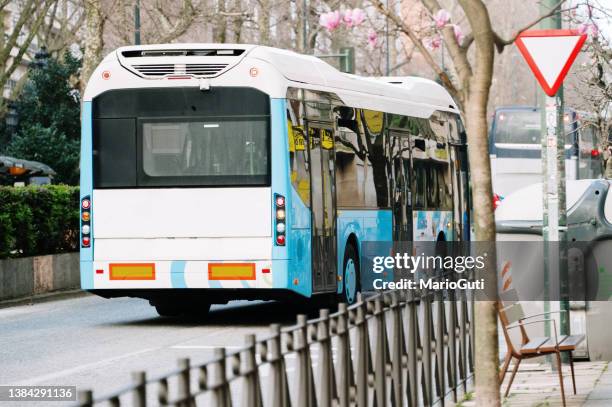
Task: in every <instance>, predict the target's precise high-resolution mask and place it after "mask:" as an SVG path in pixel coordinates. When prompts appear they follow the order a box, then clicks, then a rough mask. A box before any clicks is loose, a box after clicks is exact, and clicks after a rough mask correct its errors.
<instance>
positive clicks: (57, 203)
mask: <svg viewBox="0 0 612 407" xmlns="http://www.w3.org/2000/svg"><path fill="white" fill-rule="evenodd" d="M78 240H79V189H78V188H77V187H70V186H66V185H46V186H28V187H21V188H14V187H0V258H5V257H22V256H37V255H43V254H52V253H62V252H69V251H75V250H77V249H78Z"/></svg>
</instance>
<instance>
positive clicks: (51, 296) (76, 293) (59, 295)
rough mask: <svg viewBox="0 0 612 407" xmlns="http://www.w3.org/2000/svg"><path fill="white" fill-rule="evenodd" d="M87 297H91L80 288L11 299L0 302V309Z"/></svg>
mask: <svg viewBox="0 0 612 407" xmlns="http://www.w3.org/2000/svg"><path fill="white" fill-rule="evenodd" d="M88 295H92V294H90V293H88V292H87V291H83V290H81V289H80V288H77V289H72V290H60V291H52V292H49V293H44V294H37V295H32V296H28V297H21V298H13V299H10V300H3V301H0V309H2V308H9V307H16V306H20V305H33V304H38V303H42V302H51V301H59V300H66V299H70V298H78V297H85V296H88Z"/></svg>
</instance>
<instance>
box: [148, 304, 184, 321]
mask: <svg viewBox="0 0 612 407" xmlns="http://www.w3.org/2000/svg"><path fill="white" fill-rule="evenodd" d="M153 306H154V307H155V311H157V313H158V314H159V316H160V317H165V318H174V317H178V316H180V315H181V314H183V310H182V309H181V307H179V306H178V305H176V304H169V303H163V302H158V303H155V304H154V305H153Z"/></svg>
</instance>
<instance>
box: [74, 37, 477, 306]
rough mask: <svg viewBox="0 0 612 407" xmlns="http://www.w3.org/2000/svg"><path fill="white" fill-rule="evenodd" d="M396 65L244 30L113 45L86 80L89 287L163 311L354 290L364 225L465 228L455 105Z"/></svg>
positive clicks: (443, 231) (84, 265) (380, 230)
mask: <svg viewBox="0 0 612 407" xmlns="http://www.w3.org/2000/svg"><path fill="white" fill-rule="evenodd" d="M400 79H401V80H395V81H387V80H374V79H367V78H360V77H357V76H353V75H347V74H344V73H341V72H339V71H337V70H336V69H334V68H333V67H331V66H330V65H328V64H326V63H324V62H322V61H321V60H319V59H317V58H315V57H313V56H305V55H299V54H296V53H294V52H290V51H285V50H280V49H275V48H269V47H263V46H254V45H231V44H167V45H147V46H131V47H124V48H119V49H118V50H116V51H115V52H112V53H111V54H109V55H108V56H107V57H106V58H105V59H104V60H103V61H102V62H101V64H100V65H99V66H98V67H97V69H96V70H95V71H94V73H93V74H92V77H91V79H90V81H89V83H88V85H87V89H86V91H85V94H84V98H83V101H84V102H83V117H82V120H83V125H82V126H83V127H82V151H81V244H80V246H81V286H82V288H83V289H85V290H89V291H91V292H93V293H95V294H98V295H101V296H104V297H108V298H110V297H119V296H132V297H140V298H145V299H148V300H149V301H150V303H151V304H152V305H154V306H155V307H156V309H157V311H158V312H159V313H160V315H176V314H180V313H186V312H190V311H193V312H203V311H206V310H208V308H209V307H210V304H214V303H224V302H227V301H229V300H234V299H291V298H310V297H312V296H315V295H317V296H319V295H320V296H330V297H331V296H332V295H333V296H338V297H340V299H341V300H343V301H345V302H348V303H352V302H354V301H355V298H356V293H357V292H358V291H359V290H369V289H372V288H371V287H367V286H364V284H362V282H363V281H366V280H367V278H368V274H369V273H371V271H369V270H363V269H362V268H360V255H361V249H362V245H363V244H364V242H367V241H382V242H390V241H393V240H403V241H410V240H466V239H468V238H469V220H468V218H467V212H468V187H467V161H466V149H465V134H464V131H463V127H462V125H461V121H460V118H459V112H458V110H457V108H456V105H455V103H454V102H453V100H452V98H451V97H450V96H449V94H448V93H447V92H446V91H445V90H444V89H443V88H442V87H441V86H439V85H437V84H436V83H434V82H432V81H429V80H425V79H419V78H400ZM387 82H393V83H387ZM396 82H397V83H396Z"/></svg>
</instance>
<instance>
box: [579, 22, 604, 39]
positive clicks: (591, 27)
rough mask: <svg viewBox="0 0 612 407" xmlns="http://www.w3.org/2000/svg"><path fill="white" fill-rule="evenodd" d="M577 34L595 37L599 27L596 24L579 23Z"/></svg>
mask: <svg viewBox="0 0 612 407" xmlns="http://www.w3.org/2000/svg"><path fill="white" fill-rule="evenodd" d="M578 34H581V35H582V34H588V35H589V36H591V37H592V38H597V36H598V35H599V27H597V25H596V24H590V23H589V24H580V25H579V26H578Z"/></svg>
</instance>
